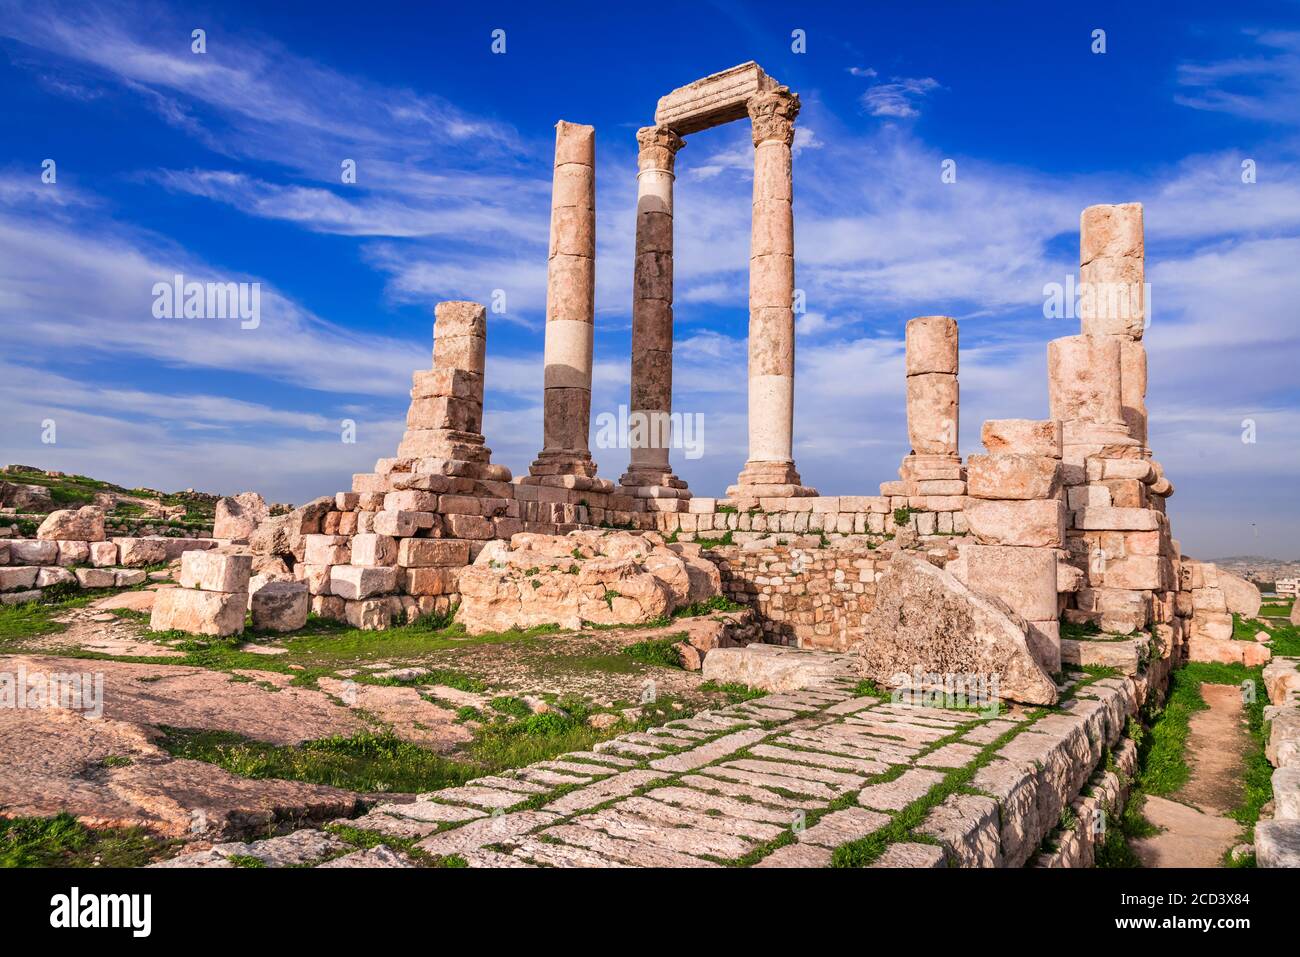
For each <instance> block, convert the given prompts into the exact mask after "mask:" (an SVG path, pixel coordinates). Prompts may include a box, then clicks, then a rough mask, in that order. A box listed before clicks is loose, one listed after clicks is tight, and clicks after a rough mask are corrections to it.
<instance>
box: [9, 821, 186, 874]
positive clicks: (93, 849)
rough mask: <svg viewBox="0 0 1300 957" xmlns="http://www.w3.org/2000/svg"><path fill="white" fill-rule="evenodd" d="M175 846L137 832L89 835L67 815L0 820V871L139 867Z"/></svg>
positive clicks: (107, 830)
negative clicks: (15, 869)
mask: <svg viewBox="0 0 1300 957" xmlns="http://www.w3.org/2000/svg"><path fill="white" fill-rule="evenodd" d="M176 843H177V842H174V841H162V840H159V839H158V838H156V837H153V836H152V835H150V834H148V833H147V832H146V831H144V830H143V829H141V828H105V829H102V830H91V829H90V828H88V827H86V826H84V825H83V824H80V823H79V822H78V821H77V819H76V818H74V817H73V816H72V815H71V814H58V815H55V816H54V817H18V818H9V819H0V867H142V866H144V865H145V864H149V863H152V862H153V861H155V860H157V859H159V857H161V856H165V852H166V851H167V850H169V849H170V848H172V847H173V846H174V845H176Z"/></svg>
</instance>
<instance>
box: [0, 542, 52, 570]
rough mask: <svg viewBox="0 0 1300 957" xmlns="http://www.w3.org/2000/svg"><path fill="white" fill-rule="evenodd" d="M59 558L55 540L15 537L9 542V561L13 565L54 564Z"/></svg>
mask: <svg viewBox="0 0 1300 957" xmlns="http://www.w3.org/2000/svg"><path fill="white" fill-rule="evenodd" d="M58 559H59V545H58V543H57V542H50V541H43V540H40V539H35V538H16V539H13V540H12V541H10V542H9V561H11V562H12V563H13V564H15V565H54V564H56V563H57V562H58Z"/></svg>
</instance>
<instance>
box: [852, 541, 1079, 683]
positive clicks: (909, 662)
mask: <svg viewBox="0 0 1300 957" xmlns="http://www.w3.org/2000/svg"><path fill="white" fill-rule="evenodd" d="M1027 636H1028V625H1027V624H1026V623H1025V621H1024V619H1022V618H1021V617H1020V616H1019V615H1017V614H1016V613H1015V612H1013V611H1011V610H1010V608H1008V607H1007V606H1006V605H1005V604H1003V603H1002V602H1001V601H999V600H998V599H996V598H986V597H984V596H981V595H978V594H976V593H975V592H973V591H971V590H970V589H969V588H968V587H967V586H966V585H964V584H963V583H962V582H961V581H959V580H958V579H957V578H956V577H955V576H954V575H952V574H951V573H949V572H946V571H944V570H943V569H941V568H936V567H935V566H933V565H931V564H929V563H928V562H926V561H925V560H924V559H922V558H919V557H917V556H915V555H912V554H909V553H907V552H899V553H898V554H897V555H895V556H894V558H893V560H892V561H891V562H890V563H889V568H888V569H887V571H886V572H885V574H884V576H883V577H882V578H881V579H880V581H879V583H878V585H877V591H876V604H875V607H874V608H873V609H872V610H871V613H870V614H869V615H868V616H867V619H866V622H865V623H864V626H863V634H862V640H861V643H860V644H859V645H858V650H859V653H860V655H861V665H862V672H863V674H864V676H865V677H867V678H870V679H871V680H873V681H875V682H877V683H878V684H881V685H884V686H888V687H891V688H896V687H900V686H903V685H911V686H915V684H916V682H915V681H914V680H913V678H914V676H915V675H916V674H917V672H920V673H921V674H922V675H924V676H927V678H928V677H930V676H938V678H937V679H932V680H937V681H942V680H944V679H945V678H946V679H949V680H951V679H952V678H954V677H958V676H959V677H962V678H965V679H967V680H978V679H986V680H988V681H990V682H991V681H992V680H993V678H994V677H995V676H996V680H997V689H996V692H995V693H996V694H997V695H998V696H999V697H1002V698H1006V699H1009V700H1011V701H1019V702H1023V703H1025V704H1053V703H1054V702H1055V701H1056V684H1055V683H1054V682H1053V681H1052V679H1051V677H1050V676H1049V675H1048V674H1047V672H1045V671H1044V670H1043V669H1042V666H1040V665H1039V663H1038V661H1037V660H1036V659H1035V657H1034V655H1033V654H1032V652H1031V651H1030V647H1029V643H1028V637H1027ZM932 680H928V681H924V682H922V683H923V684H924V685H925V686H927V687H928V686H929V685H930V684H931V683H932ZM989 690H990V691H992V690H993V689H992V687H991V685H990V686H989Z"/></svg>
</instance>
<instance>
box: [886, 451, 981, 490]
mask: <svg viewBox="0 0 1300 957" xmlns="http://www.w3.org/2000/svg"><path fill="white" fill-rule="evenodd" d="M898 477H899V478H900V479H902V481H903V487H904V488H905V489H906V494H907V495H908V496H917V495H965V494H966V469H965V468H964V467H963V466H962V464H961V456H960V455H957V454H956V453H950V452H949V453H937V454H931V453H917V452H913V453H911V454H910V455H907V456H905V457H904V458H903V463H902V465H900V466H899V468H898ZM882 494H884V493H882Z"/></svg>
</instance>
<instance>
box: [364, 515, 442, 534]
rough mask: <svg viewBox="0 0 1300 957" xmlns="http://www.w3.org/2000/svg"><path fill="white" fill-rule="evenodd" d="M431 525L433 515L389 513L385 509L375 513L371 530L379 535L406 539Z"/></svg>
mask: <svg viewBox="0 0 1300 957" xmlns="http://www.w3.org/2000/svg"><path fill="white" fill-rule="evenodd" d="M432 525H433V514H432V513H430V512H406V511H389V510H387V509H385V510H384V511H382V512H375V517H374V521H373V523H372V526H371V528H372V530H373V531H374V532H375V533H377V534H379V535H392V536H395V537H397V538H407V537H409V536H411V535H414V534H415V533H416V532H418V531H419V530H420V529H421V528H430V527H432Z"/></svg>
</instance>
